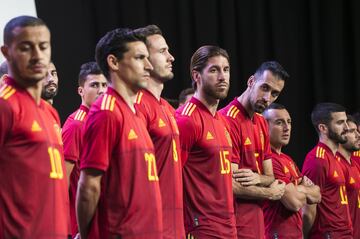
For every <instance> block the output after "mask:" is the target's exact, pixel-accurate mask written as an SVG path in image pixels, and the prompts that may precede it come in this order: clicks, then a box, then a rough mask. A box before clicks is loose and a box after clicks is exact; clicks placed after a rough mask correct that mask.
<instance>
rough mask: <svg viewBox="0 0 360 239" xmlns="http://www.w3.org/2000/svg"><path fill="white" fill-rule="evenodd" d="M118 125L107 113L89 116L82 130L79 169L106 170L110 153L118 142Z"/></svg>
mask: <svg viewBox="0 0 360 239" xmlns="http://www.w3.org/2000/svg"><path fill="white" fill-rule="evenodd" d="M118 125H120V122H118V120H116V117H115V115H114V114H113V113H111V112H109V111H97V112H95V113H94V114H93V115H89V117H88V119H87V121H86V123H85V128H84V135H83V149H82V151H81V160H80V169H84V168H94V169H98V170H101V171H106V170H107V168H108V166H109V161H110V158H111V153H112V151H113V148H114V147H116V145H117V142H118V141H117V140H116V135H117V133H118V132H119V131H120V129H118V127H117V126H118Z"/></svg>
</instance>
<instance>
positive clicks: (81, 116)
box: [74, 109, 87, 122]
mask: <svg viewBox="0 0 360 239" xmlns="http://www.w3.org/2000/svg"><path fill="white" fill-rule="evenodd" d="M86 115H87V113H86V111H84V110H82V109H78V110H77V111H76V112H75V115H74V120H76V121H81V122H82V121H84V119H85V116H86Z"/></svg>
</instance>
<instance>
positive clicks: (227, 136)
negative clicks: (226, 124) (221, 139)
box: [225, 128, 232, 147]
mask: <svg viewBox="0 0 360 239" xmlns="http://www.w3.org/2000/svg"><path fill="white" fill-rule="evenodd" d="M225 138H226V140H227V141H228V144H229V145H230V146H231V147H232V141H231V137H230V134H229V131H227V129H226V128H225Z"/></svg>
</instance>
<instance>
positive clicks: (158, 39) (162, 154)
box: [135, 25, 185, 239]
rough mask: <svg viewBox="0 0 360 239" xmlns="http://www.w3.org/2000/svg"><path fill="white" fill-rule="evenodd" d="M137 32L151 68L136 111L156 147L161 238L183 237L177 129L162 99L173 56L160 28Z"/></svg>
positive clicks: (181, 190) (170, 74)
mask: <svg viewBox="0 0 360 239" xmlns="http://www.w3.org/2000/svg"><path fill="white" fill-rule="evenodd" d="M136 32H138V33H140V34H142V35H143V36H144V37H146V46H147V48H148V51H149V61H150V63H151V65H152V66H153V67H154V69H153V70H152V71H151V72H150V79H149V83H148V86H147V88H146V89H144V90H142V91H140V92H139V93H138V98H137V104H136V105H135V107H136V109H137V110H138V112H139V113H140V114H141V115H142V117H144V121H145V124H146V127H147V130H148V132H149V134H150V137H151V139H152V141H153V143H154V147H155V158H156V167H157V169H158V175H159V183H160V191H161V200H162V207H163V226H164V239H174V238H184V237H185V231H184V216H183V196H182V194H183V185H182V166H181V160H180V155H179V154H180V142H179V130H178V128H177V125H176V121H175V118H174V114H175V110H174V108H173V107H172V106H171V105H170V104H169V103H168V102H167V101H166V100H164V99H163V98H161V92H162V90H163V88H164V83H165V82H166V81H168V80H171V79H172V78H173V77H174V74H173V72H172V62H173V61H174V57H173V56H172V55H171V54H170V52H169V47H168V45H167V43H166V41H165V39H164V37H163V36H162V32H161V30H160V28H159V27H157V26H155V25H149V26H146V27H144V28H140V29H137V30H136Z"/></svg>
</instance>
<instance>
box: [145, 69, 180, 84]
mask: <svg viewBox="0 0 360 239" xmlns="http://www.w3.org/2000/svg"><path fill="white" fill-rule="evenodd" d="M150 76H151V77H152V78H154V79H157V80H159V81H161V82H162V83H165V82H167V81H169V80H172V79H173V78H174V73H173V72H170V73H169V74H167V75H165V76H161V75H160V74H158V72H157V71H156V69H154V70H152V71H150Z"/></svg>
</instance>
